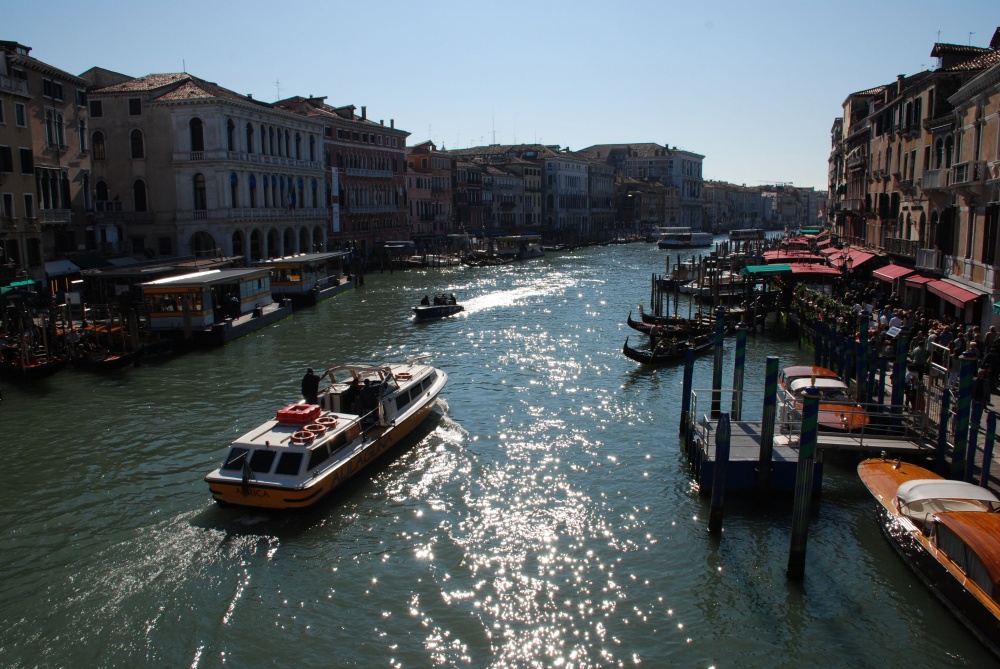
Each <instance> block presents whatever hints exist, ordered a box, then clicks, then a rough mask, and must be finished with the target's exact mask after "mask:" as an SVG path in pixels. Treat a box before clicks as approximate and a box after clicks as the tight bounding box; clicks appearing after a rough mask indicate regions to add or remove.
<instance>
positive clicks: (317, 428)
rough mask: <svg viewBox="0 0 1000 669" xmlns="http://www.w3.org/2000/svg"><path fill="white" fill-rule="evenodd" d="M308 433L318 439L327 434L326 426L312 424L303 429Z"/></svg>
mask: <svg viewBox="0 0 1000 669" xmlns="http://www.w3.org/2000/svg"><path fill="white" fill-rule="evenodd" d="M302 429H303V430H305V431H306V432H308V433H310V434H312V435H313V436H314V437H318V436H320V435H321V434H326V425H320V424H319V423H310V424H309V425H306V426H305V427H304V428H302Z"/></svg>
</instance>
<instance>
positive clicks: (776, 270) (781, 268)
mask: <svg viewBox="0 0 1000 669" xmlns="http://www.w3.org/2000/svg"><path fill="white" fill-rule="evenodd" d="M791 273H792V266H791V265H789V264H787V263H778V264H776V265H747V266H746V267H744V268H743V269H741V270H740V274H742V275H743V276H749V277H752V278H762V277H767V276H773V275H781V274H791Z"/></svg>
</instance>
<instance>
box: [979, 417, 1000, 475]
mask: <svg viewBox="0 0 1000 669" xmlns="http://www.w3.org/2000/svg"><path fill="white" fill-rule="evenodd" d="M996 438H997V415H996V414H995V413H993V412H992V411H987V412H986V443H985V444H983V469H982V471H981V472H980V473H979V485H980V486H982V487H983V488H988V487H990V465H991V464H993V442H994V441H996Z"/></svg>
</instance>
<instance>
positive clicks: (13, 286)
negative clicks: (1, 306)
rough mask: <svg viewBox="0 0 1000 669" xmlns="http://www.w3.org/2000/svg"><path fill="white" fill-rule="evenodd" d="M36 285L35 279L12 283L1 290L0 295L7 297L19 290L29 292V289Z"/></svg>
mask: <svg viewBox="0 0 1000 669" xmlns="http://www.w3.org/2000/svg"><path fill="white" fill-rule="evenodd" d="M34 283H35V281H34V279H27V280H26V281H15V282H14V283H10V284H8V285H6V286H3V287H2V288H0V295H6V294H7V293H9V292H10V291H12V290H18V289H20V290H27V289H28V287H29V286H32V285H34Z"/></svg>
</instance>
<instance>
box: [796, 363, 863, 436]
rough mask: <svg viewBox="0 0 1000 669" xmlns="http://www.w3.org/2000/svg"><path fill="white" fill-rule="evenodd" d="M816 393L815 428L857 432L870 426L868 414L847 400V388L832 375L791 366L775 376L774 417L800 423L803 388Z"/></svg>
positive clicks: (813, 369) (803, 367)
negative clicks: (775, 406) (816, 423)
mask: <svg viewBox="0 0 1000 669" xmlns="http://www.w3.org/2000/svg"><path fill="white" fill-rule="evenodd" d="M809 387H814V388H816V389H817V390H818V391H819V394H820V400H819V415H818V423H819V429H821V430H825V431H830V432H858V431H860V430H863V429H864V428H865V427H867V426H868V425H869V424H870V423H871V416H869V415H868V411H867V410H866V409H865V408H864V407H863V406H861V405H860V404H858V403H856V402H855V401H854V400H853V399H852V398H851V391H850V387H849V386H848V385H847V384H846V383H844V381H843V380H842V379H841V378H840V377H839V376H838V375H837V373H836V372H834V371H833V370H830V369H826V368H825V367H815V366H812V365H793V366H791V367H785V368H784V369H782V370H781V373H780V374H778V404H779V406H778V418H779V421H780V422H782V423H785V422H789V421H792V422H796V421H800V420H802V397H803V393H804V392H805V389H806V388H809Z"/></svg>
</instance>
